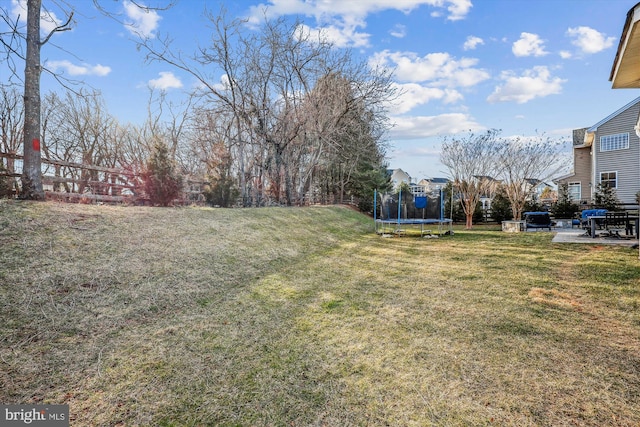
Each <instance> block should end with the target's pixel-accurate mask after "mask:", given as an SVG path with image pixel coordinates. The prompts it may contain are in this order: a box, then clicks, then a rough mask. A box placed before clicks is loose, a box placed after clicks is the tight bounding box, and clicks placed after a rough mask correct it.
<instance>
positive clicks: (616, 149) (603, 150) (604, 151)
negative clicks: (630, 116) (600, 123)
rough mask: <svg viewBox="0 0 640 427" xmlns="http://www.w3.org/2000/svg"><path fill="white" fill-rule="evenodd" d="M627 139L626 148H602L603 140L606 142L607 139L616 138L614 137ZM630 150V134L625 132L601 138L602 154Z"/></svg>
mask: <svg viewBox="0 0 640 427" xmlns="http://www.w3.org/2000/svg"><path fill="white" fill-rule="evenodd" d="M623 136H625V137H626V146H621V147H616V148H608V149H606V150H605V149H603V147H602V143H603V140H605V139H606V138H614V137H623ZM611 144H613V142H611ZM628 149H629V132H623V133H616V134H612V135H602V136H601V137H600V152H601V153H606V152H608V151H618V150H628Z"/></svg>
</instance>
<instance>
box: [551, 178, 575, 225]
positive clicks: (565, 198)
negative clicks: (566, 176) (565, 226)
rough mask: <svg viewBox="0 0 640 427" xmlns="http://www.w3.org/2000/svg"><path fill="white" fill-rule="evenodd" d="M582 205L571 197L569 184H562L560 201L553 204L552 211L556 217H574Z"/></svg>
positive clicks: (559, 189)
mask: <svg viewBox="0 0 640 427" xmlns="http://www.w3.org/2000/svg"><path fill="white" fill-rule="evenodd" d="M579 210H580V207H579V206H578V205H577V204H576V203H574V202H573V201H572V200H571V199H570V198H569V185H568V184H560V186H559V187H558V201H557V202H556V203H554V204H553V205H552V206H551V213H552V214H553V216H554V217H556V218H573V216H574V215H575V213H576V212H578V211H579Z"/></svg>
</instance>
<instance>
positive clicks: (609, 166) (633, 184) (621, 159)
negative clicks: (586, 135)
mask: <svg viewBox="0 0 640 427" xmlns="http://www.w3.org/2000/svg"><path fill="white" fill-rule="evenodd" d="M639 113H640V103H636V104H635V105H632V106H630V107H629V108H628V109H626V110H624V111H622V112H620V113H619V114H617V115H616V116H614V117H612V118H610V119H609V120H607V121H606V122H604V123H601V124H600V125H599V126H598V129H597V131H596V135H595V140H594V142H593V147H592V148H593V151H594V154H595V165H594V180H595V182H594V185H597V184H598V183H599V182H600V173H601V172H617V176H618V188H617V191H616V193H617V195H618V199H620V201H621V202H622V203H635V197H636V193H637V192H638V191H640V139H639V138H638V136H637V135H636V133H635V130H634V128H633V127H634V126H635V125H636V123H637V121H638V114H639ZM619 133H628V134H629V148H628V149H623V150H615V151H605V152H602V151H600V137H601V136H606V135H614V134H619ZM583 191H584V187H583Z"/></svg>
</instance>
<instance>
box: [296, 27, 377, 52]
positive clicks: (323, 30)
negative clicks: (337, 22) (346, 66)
mask: <svg viewBox="0 0 640 427" xmlns="http://www.w3.org/2000/svg"><path fill="white" fill-rule="evenodd" d="M299 29H300V31H303V34H311V35H312V38H311V39H312V40H313V39H314V38H315V37H317V38H318V39H321V40H323V41H325V42H329V43H331V44H333V45H334V46H335V47H338V48H343V47H368V46H369V34H367V33H361V32H358V31H356V27H355V26H350V27H339V26H334V25H329V26H326V27H317V28H310V27H308V26H306V25H304V24H301V25H300V28H299Z"/></svg>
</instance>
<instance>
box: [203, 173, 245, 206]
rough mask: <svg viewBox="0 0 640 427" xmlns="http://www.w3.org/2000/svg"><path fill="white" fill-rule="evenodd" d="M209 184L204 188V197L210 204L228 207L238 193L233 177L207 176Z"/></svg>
mask: <svg viewBox="0 0 640 427" xmlns="http://www.w3.org/2000/svg"><path fill="white" fill-rule="evenodd" d="M209 180H210V184H208V185H207V186H205V188H204V197H205V199H206V201H207V203H209V204H210V205H212V206H221V207H223V208H228V207H230V206H232V205H233V202H234V201H235V200H236V199H237V198H238V196H239V195H240V191H239V190H238V189H237V188H236V186H235V184H234V182H233V179H231V177H229V176H223V177H220V178H209Z"/></svg>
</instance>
